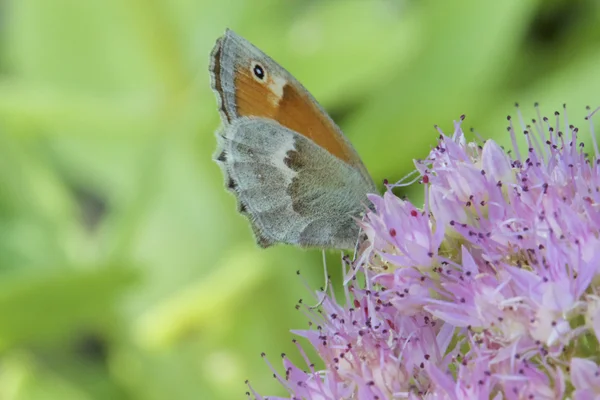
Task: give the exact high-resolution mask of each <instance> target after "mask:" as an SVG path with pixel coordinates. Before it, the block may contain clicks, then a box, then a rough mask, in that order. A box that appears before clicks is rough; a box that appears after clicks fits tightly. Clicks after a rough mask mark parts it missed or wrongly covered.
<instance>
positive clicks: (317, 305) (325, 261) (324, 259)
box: [309, 250, 330, 310]
mask: <svg viewBox="0 0 600 400" xmlns="http://www.w3.org/2000/svg"><path fill="white" fill-rule="evenodd" d="M321 253H322V254H323V271H325V289H323V296H322V297H321V299H320V300H319V302H318V303H317V304H315V305H314V306H311V307H309V308H310V309H311V310H314V309H315V308H319V307H320V306H321V304H323V302H324V301H325V299H326V298H327V291H328V290H329V282H330V279H329V274H328V273H327V259H326V257H325V250H322V251H321Z"/></svg>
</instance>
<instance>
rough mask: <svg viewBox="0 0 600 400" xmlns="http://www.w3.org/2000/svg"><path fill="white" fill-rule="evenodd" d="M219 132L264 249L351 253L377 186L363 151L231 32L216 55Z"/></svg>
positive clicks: (219, 155)
mask: <svg viewBox="0 0 600 400" xmlns="http://www.w3.org/2000/svg"><path fill="white" fill-rule="evenodd" d="M210 72H211V78H212V79H211V83H212V87H213V90H214V91H215V93H216V95H217V102H218V105H219V111H220V114H221V120H222V127H221V128H220V130H219V131H218V132H217V138H218V147H217V151H216V153H215V159H216V161H217V162H218V163H219V165H220V166H221V169H222V170H223V173H224V175H225V179H226V184H227V187H228V188H229V189H230V190H231V191H232V192H233V193H234V194H235V195H236V197H237V198H238V201H239V208H240V212H241V213H242V214H244V215H246V216H247V217H248V218H249V219H250V222H251V225H252V228H253V230H254V233H255V235H256V238H257V242H258V244H259V245H261V246H263V247H268V246H271V245H273V244H276V243H286V244H292V245H297V246H301V247H320V248H337V249H349V248H352V247H354V244H355V242H356V240H357V235H358V231H359V228H358V225H357V224H356V221H355V217H357V216H358V215H359V214H360V213H361V212H363V211H364V210H365V209H366V207H367V205H368V204H369V201H368V199H367V193H373V192H375V191H376V188H375V185H374V183H373V181H372V179H371V177H370V176H369V174H368V172H367V170H366V168H365V167H364V165H363V163H362V161H361V160H360V158H359V156H358V154H357V153H356V151H355V150H354V148H353V147H352V145H351V144H350V142H349V141H348V140H347V139H346V138H345V137H344V135H343V134H342V132H341V130H340V129H339V128H338V127H337V125H335V123H334V122H333V120H332V119H331V118H330V117H329V116H328V115H327V113H326V112H325V111H324V109H323V108H322V107H321V106H320V105H319V104H318V103H317V101H316V100H315V99H314V98H313V97H312V95H311V94H310V93H309V92H308V91H307V90H306V89H305V88H304V87H303V86H302V85H301V84H300V83H299V82H298V81H297V80H296V79H295V78H294V77H293V76H292V75H291V74H289V73H288V72H287V71H286V70H285V69H283V68H282V67H281V66H280V65H279V64H277V63H276V62H275V61H273V60H272V59H271V58H269V57H268V56H267V55H265V54H264V53H263V52H262V51H260V50H259V49H257V48H256V47H254V46H253V45H252V44H250V43H249V42H248V41H246V40H245V39H243V38H241V37H240V36H238V35H236V34H235V33H234V32H233V31H231V30H227V32H226V33H225V35H224V36H222V37H221V38H220V39H219V40H218V41H217V44H216V45H215V47H214V49H213V52H212V54H211V65H210Z"/></svg>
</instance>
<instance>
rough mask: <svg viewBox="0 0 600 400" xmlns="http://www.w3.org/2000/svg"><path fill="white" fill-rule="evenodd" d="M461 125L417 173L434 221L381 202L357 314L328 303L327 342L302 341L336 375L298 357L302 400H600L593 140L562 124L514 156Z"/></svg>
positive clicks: (318, 331) (371, 218)
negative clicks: (470, 137) (589, 143)
mask: <svg viewBox="0 0 600 400" xmlns="http://www.w3.org/2000/svg"><path fill="white" fill-rule="evenodd" d="M591 115H592V114H590V116H591ZM509 121H510V118H509ZM461 122H462V118H461V121H459V122H456V123H455V126H454V132H453V133H452V135H450V136H448V135H446V134H444V133H443V132H441V131H440V136H439V140H438V143H437V146H436V147H435V148H433V149H432V150H431V152H430V153H429V155H428V157H427V158H426V159H424V160H421V161H418V162H416V163H415V166H416V170H417V171H418V174H419V180H420V183H421V184H422V185H423V188H424V190H425V204H424V205H423V207H421V208H417V207H416V206H415V205H413V204H411V203H410V202H408V201H404V200H400V199H399V198H397V197H396V196H394V195H393V194H392V192H391V189H392V188H393V187H394V186H396V185H388V188H389V190H388V191H387V192H386V193H385V194H384V195H383V196H382V197H379V196H372V197H371V198H370V199H371V201H372V202H373V204H374V210H373V211H370V212H369V213H368V214H367V215H366V217H365V219H364V220H363V221H362V226H363V229H364V232H365V233H366V236H367V241H366V244H365V246H363V248H364V249H365V250H364V251H363V253H362V254H361V257H360V258H359V259H360V260H361V261H366V263H365V264H364V265H362V264H355V265H354V266H353V268H354V269H353V272H352V274H351V275H350V276H351V277H353V278H352V279H350V280H349V283H348V285H347V286H346V299H345V301H344V302H342V304H339V303H338V302H336V300H335V298H333V296H331V297H328V298H327V299H326V300H325V302H324V304H323V307H322V310H321V311H320V312H318V313H317V312H312V311H307V315H308V317H309V318H311V319H312V323H313V326H314V327H315V329H312V330H307V331H296V332H295V333H296V334H297V335H299V336H301V337H304V338H306V339H307V340H308V342H309V343H310V344H311V345H312V346H313V347H314V348H315V349H316V350H317V352H318V354H319V355H320V357H321V358H322V361H323V362H324V364H325V369H324V370H320V371H317V370H315V369H314V367H313V366H312V363H311V362H310V361H309V360H308V359H307V364H308V365H309V370H308V371H303V370H302V369H300V368H298V367H297V366H295V365H293V364H292V363H291V362H290V361H289V360H288V359H287V358H285V359H284V366H285V368H286V370H285V371H286V372H285V375H284V376H282V375H279V380H280V381H281V383H282V384H283V385H284V386H285V387H286V388H287V389H288V391H289V393H290V396H291V398H292V399H311V400H317V399H323V400H325V399H332V400H333V399H335V400H339V399H393V398H431V399H434V398H435V399H463V398H498V399H500V398H506V399H525V398H531V397H530V396H534V397H535V398H549V399H550V398H561V397H564V396H571V397H573V398H575V399H588V398H590V399H591V398H597V397H595V396H600V378H599V376H600V372H599V371H600V369H599V367H598V365H597V362H598V361H600V360H599V358H600V357H599V356H600V352H599V350H598V340H599V338H600V336H599V335H600V312H599V310H600V301H599V298H600V297H598V293H597V288H598V286H597V285H598V282H599V280H598V271H599V268H600V155H599V152H598V149H597V147H596V145H595V141H594V149H593V152H592V154H589V155H588V154H586V153H585V152H584V146H583V144H582V143H581V142H580V141H579V137H578V135H579V131H578V129H577V128H576V127H574V126H572V125H566V124H564V122H563V121H562V120H561V119H560V115H559V114H558V113H556V115H555V119H554V120H553V122H551V121H550V119H548V118H542V119H540V120H533V121H532V125H531V126H529V125H528V126H524V127H523V128H522V133H523V134H524V135H525V138H526V143H527V149H519V148H517V147H516V144H515V148H514V149H513V154H512V155H510V153H509V152H506V151H504V150H503V149H502V148H501V147H500V146H499V145H498V144H496V143H495V142H493V141H491V140H488V141H486V142H485V143H473V142H467V141H466V139H465V135H464V133H463V130H462V128H461ZM592 130H593V128H592ZM509 131H510V134H511V136H512V138H513V143H516V135H517V132H516V129H515V128H514V126H513V125H512V122H510V127H509ZM593 135H594V133H593V131H592V137H593ZM523 150H526V151H523ZM358 269H360V271H361V274H363V275H364V278H365V281H366V284H365V285H359V284H358V283H357V282H358V281H359V280H360V279H357V277H356V273H357V272H356V271H357V270H358ZM363 286H364V287H363ZM299 348H300V351H302V350H301V347H300V346H299ZM303 354H304V353H303ZM253 393H254V396H255V397H256V398H258V399H263V397H261V396H260V395H258V394H257V393H256V392H253Z"/></svg>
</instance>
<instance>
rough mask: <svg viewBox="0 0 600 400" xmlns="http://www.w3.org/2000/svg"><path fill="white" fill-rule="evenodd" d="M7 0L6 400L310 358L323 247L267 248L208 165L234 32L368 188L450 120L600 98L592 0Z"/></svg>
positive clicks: (0, 289) (71, 394)
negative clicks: (214, 58) (298, 344)
mask: <svg viewBox="0 0 600 400" xmlns="http://www.w3.org/2000/svg"><path fill="white" fill-rule="evenodd" d="M0 7H1V10H2V14H1V19H0V29H1V39H2V41H1V45H0V68H1V74H2V75H1V81H0V399H2V400H4V399H166V398H176V399H235V398H245V395H244V393H245V391H246V386H245V385H244V380H245V379H250V380H251V382H252V383H253V385H254V387H257V388H258V389H259V390H260V391H261V392H262V393H265V394H280V395H281V394H283V393H284V392H283V391H282V389H281V388H280V387H279V385H278V384H277V383H276V381H275V380H274V379H273V378H272V377H271V372H270V371H269V369H268V367H267V366H266V364H265V363H264V361H263V360H262V359H261V357H260V353H261V352H263V351H264V352H266V353H267V355H269V356H270V357H269V358H270V360H271V361H272V362H273V363H274V364H275V365H278V366H279V365H280V360H279V354H280V353H281V352H286V353H288V354H289V355H290V356H291V357H292V358H293V359H296V360H298V359H299V357H298V355H297V352H296V351H295V347H294V346H293V345H292V343H291V339H292V337H293V336H292V335H291V333H289V330H290V329H298V328H304V327H306V326H307V324H306V318H305V317H303V315H302V313H300V312H298V311H296V310H295V309H294V305H295V304H296V302H297V301H298V299H299V298H305V299H306V301H307V302H311V303H312V302H313V300H312V299H311V298H310V296H309V293H308V291H307V290H306V288H305V287H304V286H303V284H302V282H301V280H300V279H299V278H298V277H297V276H296V273H295V271H296V270H298V269H299V270H301V271H302V274H303V275H304V276H305V277H306V279H307V280H308V281H309V284H310V285H311V286H313V287H319V286H321V285H322V284H323V279H322V266H321V259H320V252H319V251H303V250H298V249H294V248H288V247H283V246H279V247H275V248H272V249H269V250H260V249H259V248H258V247H256V246H255V244H254V240H253V238H252V234H251V231H250V228H249V226H248V224H247V221H246V220H245V219H244V218H243V217H242V216H240V215H238V214H237V212H236V202H235V199H234V198H233V197H232V196H231V195H229V194H228V193H227V192H226V191H225V190H224V188H223V187H224V185H223V179H222V176H221V174H220V171H219V169H218V167H217V165H216V164H215V163H214V162H213V161H212V160H211V155H212V153H213V151H214V148H215V139H214V136H213V132H214V130H215V129H216V128H217V126H218V124H219V118H218V113H217V110H216V103H215V99H214V96H213V93H212V92H211V90H210V87H209V75H208V71H207V68H208V55H209V52H210V50H211V48H212V46H213V44H214V42H215V40H216V38H217V37H218V36H220V35H221V34H222V33H223V31H224V30H225V28H226V27H230V28H232V29H234V30H235V31H236V32H237V33H239V34H241V35H243V36H244V37H246V38H247V39H249V40H250V41H251V42H253V43H255V44H256V45H257V46H258V47H260V48H261V49H263V50H264V51H265V52H266V53H268V54H269V55H271V56H272V57H273V58H274V59H276V60H277V61H279V62H280V63H281V64H282V65H283V66H284V67H286V68H287V69H288V70H289V71H290V72H292V73H293V74H294V75H295V76H296V77H297V78H298V79H299V80H300V81H301V82H303V83H304V84H305V86H306V87H307V88H308V89H309V90H311V92H312V93H313V94H314V95H315V97H316V98H318V99H319V100H320V102H321V103H322V104H323V105H324V107H325V108H327V109H328V110H329V111H330V113H331V115H332V116H333V118H334V119H335V120H336V121H337V122H338V123H339V124H340V126H341V127H342V129H343V130H344V131H345V132H346V133H347V135H348V136H349V137H350V139H351V140H352V142H353V143H354V145H355V147H356V148H357V150H358V152H359V153H360V154H361V155H362V157H363V160H364V162H365V164H366V165H367V167H368V169H369V170H370V171H371V173H372V175H373V177H374V179H375V180H376V181H377V182H381V180H382V179H383V178H388V179H389V180H390V181H394V180H397V179H399V178H400V177H402V176H404V175H405V174H406V173H408V172H410V171H411V168H412V161H411V160H412V159H413V158H423V157H425V155H426V153H427V150H428V149H429V147H430V146H431V145H432V144H434V143H435V139H436V137H437V134H436V132H435V131H434V129H433V125H434V124H439V125H440V126H441V127H442V128H443V129H446V130H447V131H450V129H451V127H452V120H454V119H457V118H458V117H459V115H460V114H463V113H464V114H467V120H466V121H465V126H466V127H470V126H474V127H475V128H476V130H477V131H478V132H479V133H480V134H481V135H482V136H483V137H494V138H496V139H497V140H499V141H500V142H502V143H503V144H508V143H509V140H508V136H507V134H506V130H505V126H506V115H507V114H508V113H512V114H514V111H515V110H514V106H513V104H514V102H515V101H519V102H520V103H521V104H522V105H523V107H522V110H523V112H524V114H525V116H526V117H528V118H526V119H529V118H531V117H534V116H535V115H533V107H532V105H533V102H534V101H539V102H540V103H541V105H542V110H543V111H544V112H546V113H548V114H551V113H552V112H553V111H554V110H555V109H560V108H561V107H562V103H563V102H566V103H567V104H568V106H569V109H570V112H569V118H570V120H571V121H573V122H576V123H578V124H579V125H585V124H584V121H583V119H582V117H583V115H584V114H585V109H584V107H585V106H586V105H588V104H589V105H591V106H592V107H596V106H598V105H600V7H599V6H598V2H597V1H596V0H549V1H542V0H539V1H529V0H503V1H481V0H478V1H476V0H472V1H469V0H465V1H434V0H430V1H399V0H393V1H392V0H389V1H383V0H382V1H370V0H320V1H317V0H314V1H308V0H287V1H274V0H261V1H254V0H253V1H250V0H246V1H244V0H222V1H205V0H53V1H48V0H12V1H11V0H8V1H5V2H3V3H2V5H1V6H0ZM587 131H588V130H587V129H582V132H584V133H585V132H587ZM415 189H416V191H414V192H410V191H409V192H406V193H405V194H407V195H409V196H410V197H411V198H412V199H414V200H415V201H419V199H421V198H422V193H421V191H422V187H421V186H417V187H416V188H415ZM338 257H339V255H337V254H335V253H332V254H331V255H330V257H329V269H330V272H332V273H333V274H334V275H335V276H336V277H337V279H336V285H338V287H339V284H340V280H339V269H340V268H339V262H338Z"/></svg>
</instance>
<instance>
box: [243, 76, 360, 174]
mask: <svg viewBox="0 0 600 400" xmlns="http://www.w3.org/2000/svg"><path fill="white" fill-rule="evenodd" d="M270 86H271V87H273V89H271V87H270ZM281 86H283V87H282V89H283V91H282V92H280V93H275V92H274V91H273V90H274V89H275V88H280V89H281ZM235 88H236V99H235V100H236V106H237V113H238V115H240V116H255V117H264V118H270V119H273V120H275V121H277V122H279V123H280V124H281V125H283V126H285V127H286V128H289V129H291V130H293V131H296V132H298V133H300V134H301V135H303V136H305V137H307V138H309V139H310V140H312V141H313V142H315V143H316V144H318V145H319V146H321V147H322V148H324V149H325V150H327V151H328V152H329V153H331V154H332V155H334V156H335V157H337V158H339V159H340V160H342V161H344V162H346V163H347V164H351V165H354V164H360V160H359V159H358V158H357V156H356V154H355V153H354V152H353V151H352V149H351V148H350V147H349V146H348V145H347V144H346V143H345V141H344V139H343V138H342V137H341V135H340V134H339V133H338V131H337V129H336V128H335V126H334V125H333V124H332V123H331V121H330V120H329V119H328V118H327V117H326V116H325V115H323V113H322V112H321V111H320V110H319V109H318V108H317V107H316V106H315V105H314V104H313V103H312V102H311V101H310V99H309V98H308V97H307V96H306V95H305V94H304V93H302V92H300V91H299V90H298V89H297V88H295V87H294V86H293V85H291V84H290V83H289V82H287V83H284V82H279V81H277V79H274V77H273V76H268V78H267V81H266V82H265V83H261V82H259V81H257V80H256V79H254V78H253V77H252V76H251V75H250V71H244V70H238V71H236V76H235Z"/></svg>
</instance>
